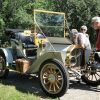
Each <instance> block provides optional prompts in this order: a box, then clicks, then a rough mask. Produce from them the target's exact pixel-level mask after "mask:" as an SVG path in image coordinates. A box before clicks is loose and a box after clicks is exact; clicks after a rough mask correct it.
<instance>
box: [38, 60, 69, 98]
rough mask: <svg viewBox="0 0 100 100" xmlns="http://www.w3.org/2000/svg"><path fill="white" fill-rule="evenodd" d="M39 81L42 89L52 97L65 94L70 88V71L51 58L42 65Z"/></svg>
mask: <svg viewBox="0 0 100 100" xmlns="http://www.w3.org/2000/svg"><path fill="white" fill-rule="evenodd" d="M39 81H40V86H41V88H42V90H43V91H44V92H45V93H46V95H47V96H49V97H52V98H56V97H61V96H63V95H64V94H65V93H66V91H67V90H68V88H69V75H68V71H67V69H65V67H64V66H63V65H62V64H61V63H60V62H59V61H58V60H55V59H49V60H47V61H45V62H44V63H43V64H42V65H41V66H40V70H39Z"/></svg>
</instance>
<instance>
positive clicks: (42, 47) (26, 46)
mask: <svg viewBox="0 0 100 100" xmlns="http://www.w3.org/2000/svg"><path fill="white" fill-rule="evenodd" d="M6 35H7V36H8V37H9V39H10V44H11V45H10V46H8V47H1V48H0V78H6V77H7V75H8V72H9V69H12V70H16V71H17V72H20V73H23V74H28V75H32V74H37V75H38V78H39V81H40V85H41V88H42V90H43V91H44V92H45V93H46V95H48V96H50V97H61V96H62V95H64V94H65V93H66V91H67V90H68V88H69V80H70V79H69V78H70V77H69V76H74V77H76V78H77V79H79V78H80V79H81V78H82V79H83V81H84V82H86V83H88V84H90V85H98V84H100V71H99V69H97V68H94V67H93V68H92V67H91V66H90V65H86V64H85V62H84V66H85V67H84V69H82V70H81V66H80V65H81V63H79V64H78V62H80V59H79V58H80V55H81V50H83V49H82V48H81V46H78V45H73V44H72V42H71V41H70V39H69V38H68V37H67V36H68V32H67V31H66V20H65V13H63V12H52V11H44V10H34V25H33V28H31V30H16V29H7V30H6ZM83 59H84V57H83ZM90 60H91V62H94V60H93V59H90ZM89 76H91V77H94V78H95V79H94V78H91V79H90V78H89ZM92 79H93V80H92Z"/></svg>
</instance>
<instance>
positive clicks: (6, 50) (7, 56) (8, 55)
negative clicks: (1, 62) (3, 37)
mask: <svg viewBox="0 0 100 100" xmlns="http://www.w3.org/2000/svg"><path fill="white" fill-rule="evenodd" d="M0 51H1V52H2V53H3V54H4V58H5V60H6V66H9V64H12V63H13V56H12V48H1V49H0Z"/></svg>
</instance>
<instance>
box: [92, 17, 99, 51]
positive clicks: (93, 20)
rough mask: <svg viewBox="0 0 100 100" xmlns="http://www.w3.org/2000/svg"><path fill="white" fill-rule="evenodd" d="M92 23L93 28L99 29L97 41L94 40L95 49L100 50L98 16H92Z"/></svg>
mask: <svg viewBox="0 0 100 100" xmlns="http://www.w3.org/2000/svg"><path fill="white" fill-rule="evenodd" d="M92 24H93V27H94V29H96V30H99V31H98V38H97V42H96V49H97V50H98V51H100V17H93V18H92Z"/></svg>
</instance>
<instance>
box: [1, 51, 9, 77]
mask: <svg viewBox="0 0 100 100" xmlns="http://www.w3.org/2000/svg"><path fill="white" fill-rule="evenodd" d="M8 73H9V69H7V68H6V60H5V56H4V53H3V51H1V50H0V78H7V76H8Z"/></svg>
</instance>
